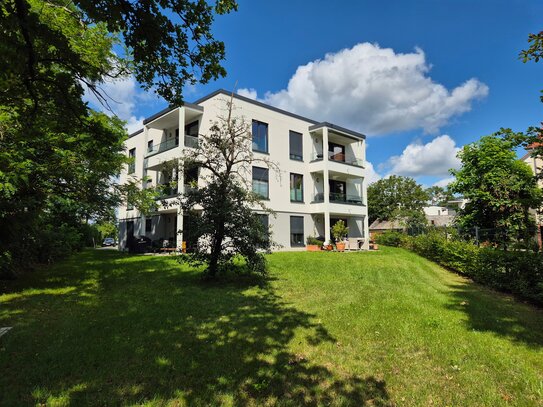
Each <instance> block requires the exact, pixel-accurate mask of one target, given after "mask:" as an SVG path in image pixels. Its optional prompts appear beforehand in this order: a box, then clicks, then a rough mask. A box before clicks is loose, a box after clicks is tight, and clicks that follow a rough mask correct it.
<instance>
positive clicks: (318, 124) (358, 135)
mask: <svg viewBox="0 0 543 407" xmlns="http://www.w3.org/2000/svg"><path fill="white" fill-rule="evenodd" d="M219 94H223V95H226V96H233V97H234V98H236V99H239V100H242V101H244V102H247V103H251V104H253V105H256V106H260V107H263V108H265V109H268V110H271V111H274V112H277V113H281V114H284V115H286V116H290V117H293V118H295V119H299V120H303V121H306V122H309V123H311V124H312V125H311V126H310V127H309V130H310V131H311V130H317V129H319V128H322V127H329V128H330V129H334V130H337V131H340V132H342V133H345V134H348V135H351V136H354V137H356V138H359V139H365V138H366V135H365V134H362V133H359V132H356V131H354V130H349V129H346V128H345V127H341V126H338V125H335V124H332V123H328V122H318V121H316V120H313V119H309V118H307V117H304V116H300V115H298V114H296V113H291V112H288V111H286V110H283V109H279V108H277V107H274V106H271V105H268V104H266V103H262V102H259V101H258V100H254V99H251V98H248V97H246V96H242V95H239V94H237V93H233V92H229V91H227V90H225V89H218V90H216V91H215V92H213V93H210V94H209V95H207V96H204V97H202V98H200V99H198V100H197V101H195V102H194V103H188V102H187V103H184V104H183V106H185V107H190V108H192V109H196V110H200V111H203V110H204V108H203V107H202V106H199V105H200V103H203V102H205V101H206V100H209V99H211V98H213V97H215V96H217V95H219ZM176 108H177V106H170V107H167V108H165V109H163V110H161V111H160V112H158V113H155V114H153V115H152V116H149V117H147V118H146V119H144V120H143V124H144V125H145V124H148V123H150V122H152V121H153V120H156V119H158V118H159V117H161V116H164V115H165V114H167V113H170V112H171V111H172V110H174V109H176ZM142 131H143V129H140V130H138V131H136V132H134V133H132V134H130V135H129V136H128V137H129V138H130V137H133V136H136V135H138V134H140V133H141V132H142Z"/></svg>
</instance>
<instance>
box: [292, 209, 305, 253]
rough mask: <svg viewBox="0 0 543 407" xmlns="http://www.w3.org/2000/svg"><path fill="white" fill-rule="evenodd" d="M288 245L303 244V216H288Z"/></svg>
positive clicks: (296, 245)
mask: <svg viewBox="0 0 543 407" xmlns="http://www.w3.org/2000/svg"><path fill="white" fill-rule="evenodd" d="M290 245H291V246H292V247H298V246H304V217H303V216H291V217H290Z"/></svg>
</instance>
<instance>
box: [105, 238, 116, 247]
mask: <svg viewBox="0 0 543 407" xmlns="http://www.w3.org/2000/svg"><path fill="white" fill-rule="evenodd" d="M102 246H104V247H105V246H115V239H113V238H112V237H106V238H105V239H104V241H103V242H102Z"/></svg>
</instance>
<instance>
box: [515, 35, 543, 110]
mask: <svg viewBox="0 0 543 407" xmlns="http://www.w3.org/2000/svg"><path fill="white" fill-rule="evenodd" d="M528 43H529V44H530V46H529V47H528V49H525V50H522V51H520V55H519V57H520V59H522V62H524V63H526V62H528V61H534V62H539V60H540V59H542V58H543V31H540V32H539V33H537V34H529V35H528ZM541 93H542V95H541V97H540V99H541V102H543V91H541Z"/></svg>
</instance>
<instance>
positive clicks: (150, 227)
mask: <svg viewBox="0 0 543 407" xmlns="http://www.w3.org/2000/svg"><path fill="white" fill-rule="evenodd" d="M152 231H153V219H145V233H151V232H152Z"/></svg>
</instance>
